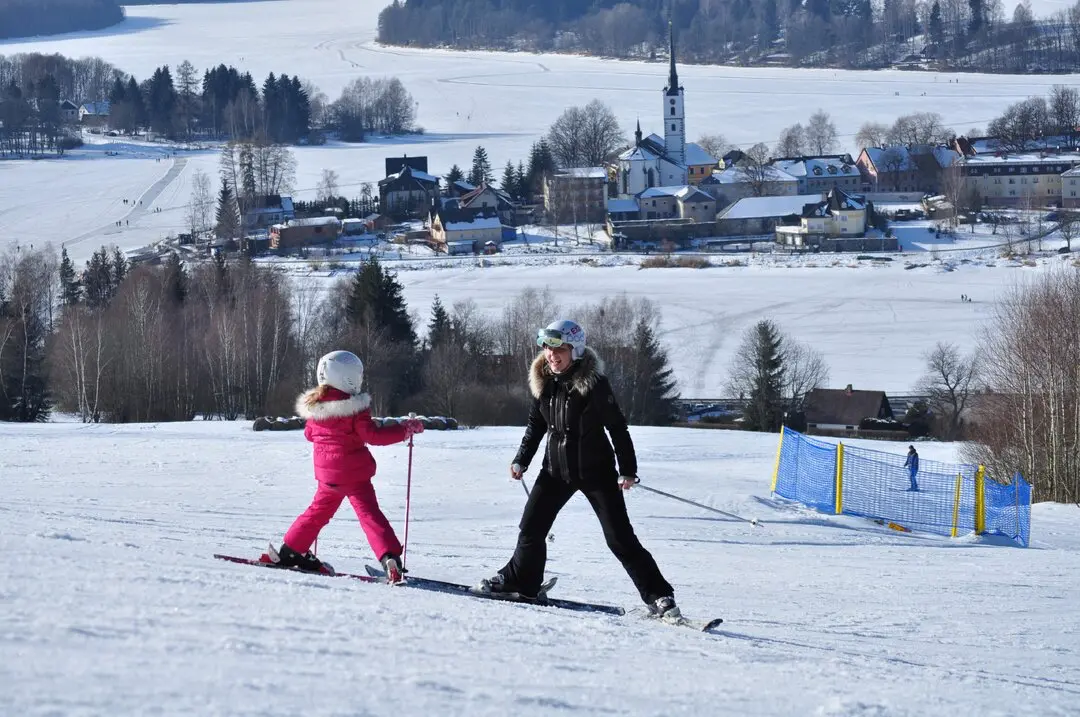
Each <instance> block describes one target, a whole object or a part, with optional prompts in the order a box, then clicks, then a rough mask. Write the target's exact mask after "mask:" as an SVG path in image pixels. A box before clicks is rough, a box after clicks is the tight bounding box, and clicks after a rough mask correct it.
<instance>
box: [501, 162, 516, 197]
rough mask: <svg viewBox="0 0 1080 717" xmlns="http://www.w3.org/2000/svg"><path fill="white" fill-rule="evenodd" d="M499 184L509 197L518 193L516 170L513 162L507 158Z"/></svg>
mask: <svg viewBox="0 0 1080 717" xmlns="http://www.w3.org/2000/svg"><path fill="white" fill-rule="evenodd" d="M499 186H501V187H502V190H503V191H504V192H506V193H507V194H509V195H510V196H511V197H516V196H517V195H518V184H517V170H516V169H514V163H513V162H512V161H511V160H509V159H508V160H506V166H505V167H504V168H503V175H502V181H501V182H499Z"/></svg>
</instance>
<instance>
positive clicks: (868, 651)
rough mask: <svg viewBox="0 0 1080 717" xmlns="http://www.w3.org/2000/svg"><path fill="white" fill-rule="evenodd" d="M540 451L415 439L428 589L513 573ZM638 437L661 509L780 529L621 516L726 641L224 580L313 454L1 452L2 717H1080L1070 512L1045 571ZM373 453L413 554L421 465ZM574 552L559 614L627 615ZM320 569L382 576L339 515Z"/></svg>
mask: <svg viewBox="0 0 1080 717" xmlns="http://www.w3.org/2000/svg"><path fill="white" fill-rule="evenodd" d="M521 433H522V429H521V428H520V427H509V428H488V429H479V430H462V431H458V432H451V433H438V432H427V433H424V434H422V435H420V436H418V437H417V439H416V447H415V449H414V464H413V484H412V512H411V520H412V522H411V525H410V531H409V549H408V563H409V567H410V569H411V570H412V571H413V572H414V573H415V574H417V575H425V576H431V577H434V578H443V579H450V580H459V581H473V580H476V579H478V578H480V577H484V576H487V575H489V574H490V573H491V572H492V571H493V570H494V569H496V568H498V567H499V566H500V565H501V564H502V562H503V561H504V560H505V559H506V558H507V557H508V555H509V552H510V550H511V549H512V546H513V543H514V539H515V530H516V529H515V526H516V523H517V521H518V518H519V517H520V511H521V508H522V505H523V502H524V498H525V496H524V493H523V491H522V490H521V489H520V487H519V486H517V485H514V484H513V483H512V482H511V481H510V480H509V478H508V476H507V464H508V463H509V461H510V459H511V457H512V455H513V452H514V450H515V448H516V445H517V443H518V441H519V440H520V438H521ZM633 436H634V439H635V442H636V444H637V447H638V454H639V458H640V463H641V476H642V479H643V481H644V482H645V483H646V484H649V485H652V486H655V487H658V488H661V489H663V490H666V491H669V492H673V493H675V494H677V495H680V496H682V497H685V498H688V499H691V500H695V501H699V502H703V503H705V504H707V505H710V506H713V507H716V508H718V509H720V510H724V511H727V512H733V513H737V514H740V515H743V516H745V517H756V518H759V519H760V520H762V521H763V522H764V526H762V527H757V528H755V527H752V526H750V525H748V524H746V523H740V522H735V521H732V520H729V519H727V518H725V517H723V516H719V515H716V514H713V513H709V512H706V511H703V510H700V509H697V508H694V507H691V506H687V505H684V504H681V503H678V502H675V501H672V500H670V499H667V498H664V497H661V496H657V495H654V494H650V493H646V492H644V491H642V490H640V489H639V490H635V491H632V492H631V493H630V495H629V496H628V501H629V509H630V512H631V515H632V517H633V520H634V522H635V526H636V529H637V532H638V534H639V536H640V537H641V538H642V540H643V542H644V544H645V545H646V546H647V547H648V548H649V549H650V550H651V551H652V553H653V554H654V556H655V557H656V558H657V561H658V563H659V564H660V566H661V567H662V568H663V570H664V571H665V572H666V574H667V576H668V577H669V579H670V580H671V581H672V583H673V584H674V585H675V586H676V591H677V596H678V598H679V601H680V603H681V605H682V607H683V609H684V610H685V612H686V613H687V614H689V615H694V616H701V617H704V616H712V615H716V614H720V615H722V616H724V617H725V618H726V619H727V622H726V623H725V625H724V628H725V630H724V632H723V633H722V634H721V635H704V634H698V633H694V632H691V631H689V630H682V629H677V628H670V627H666V626H663V625H657V624H653V623H649V622H645V621H643V620H639V619H637V618H635V617H632V616H625V617H621V618H614V617H605V616H591V615H581V614H575V613H563V612H557V611H554V610H552V609H545V608H536V607H526V606H515V605H507V604H499V603H491V602H484V601H479V600H470V599H467V598H462V597H454V596H446V595H439V594H432V593H425V592H421V591H417V590H409V589H406V588H397V589H394V588H388V587H384V586H379V585H369V584H363V583H359V582H352V581H349V580H347V579H330V578H325V577H319V576H305V575H300V574H291V573H279V572H274V571H269V570H265V569H259V568H252V567H247V566H241V565H233V564H229V563H225V562H221V561H216V560H214V559H213V558H212V557H211V555H212V554H213V553H215V552H227V553H233V554H239V555H257V554H258V553H259V552H260V551H261V550H262V549H264V547H265V544H266V542H267V541H269V540H275V541H276V540H279V539H280V537H281V534H282V532H283V531H284V530H285V529H286V528H287V527H288V525H289V523H290V521H291V520H292V519H293V518H294V517H295V516H296V515H297V514H298V513H299V512H300V511H301V510H303V508H304V507H305V506H306V504H307V501H308V499H309V498H310V495H311V494H312V492H313V489H314V484H313V481H312V478H311V468H310V452H309V451H310V448H309V446H308V444H307V443H306V441H304V439H303V436H302V435H301V434H300V433H299V432H280V433H279V432H263V433H254V432H252V431H251V430H250V428H249V424H247V423H202V422H196V423H188V424H142V425H81V424H77V423H55V424H46V425H29V426H27V425H12V424H0V444H2V445H3V447H4V449H3V451H0V476H2V478H0V480H2V484H3V486H4V499H3V501H2V503H0V552H2V554H3V555H4V560H3V561H0V604H2V605H3V610H0V684H2V685H3V686H4V687H3V689H2V690H0V714H5V715H26V716H29V715H59V714H62V715H103V714H108V715H145V714H169V715H296V714H306V715H346V714H348V715H402V714H407V715H412V714H418V715H419V714H429V715H470V716H473V717H482V716H486V715H493V716H496V717H502V716H504V715H507V714H515V715H526V716H531V715H544V716H548V715H553V714H587V715H660V714H664V715H705V714H708V715H725V714H732V715H735V714H738V715H745V714H754V715H760V716H763V717H764V716H770V715H777V716H781V715H783V716H787V715H849V716H852V717H855V716H860V717H861V716H865V715H912V716H914V715H949V714H981V715H1035V714H1037V715H1069V714H1074V713H1075V708H1076V705H1077V704H1078V702H1080V677H1078V675H1080V633H1078V628H1077V622H1076V620H1075V604H1074V601H1073V600H1072V597H1073V595H1074V593H1075V584H1076V577H1075V576H1076V575H1077V573H1078V571H1080V553H1078V551H1080V530H1078V528H1077V526H1078V525H1080V520H1078V519H1080V512H1078V509H1077V508H1076V507H1075V506H1059V505H1037V506H1035V509H1034V512H1033V517H1032V536H1033V539H1032V548H1031V549H1028V550H1023V549H1020V548H1014V547H1006V546H1004V545H1000V544H994V543H993V541H983V540H977V539H974V538H972V537H970V536H969V537H963V538H959V539H947V538H940V537H934V536H928V535H920V534H913V535H905V534H899V533H895V532H892V531H889V530H886V529H883V528H880V527H878V526H876V525H874V524H873V523H871V522H869V521H865V520H859V519H854V518H848V517H839V518H838V517H833V516H827V515H821V514H815V513H812V512H810V511H808V510H805V509H801V508H799V507H795V506H789V505H780V504H778V503H776V502H775V501H773V500H771V499H770V498H769V493H768V488H769V479H770V475H771V472H772V465H773V460H774V458H775V450H776V437H775V436H771V435H764V434H743V433H729V432H721V431H694V430H688V429H645V428H634V429H633ZM877 447H878V448H881V446H880V445H878V446H877ZM889 447H891V446H889ZM896 450H897V451H902V446H897V447H896ZM920 450H921V452H922V455H923V456H924V457H926V458H930V459H939V460H952V459H954V458H955V447H954V446H952V445H947V444H925V445H923V446H921V447H920ZM375 452H376V457H377V459H378V460H379V464H380V469H379V474H378V476H377V478H376V486H377V489H378V491H379V495H380V500H381V502H382V505H383V507H384V509H385V511H386V512H387V514H388V516H389V517H390V518H391V520H392V521H393V523H394V524H395V525H396V526H397V527H398V528H399V530H400V528H401V525H402V519H403V515H404V499H405V481H406V457H407V448H406V447H405V446H404V445H400V444H399V445H397V446H391V447H386V448H376V449H375ZM534 475H535V471H531V472H530V473H529V474H527V480H528V482H529V483H530V484H531V481H532V480H533V477H534ZM553 534H554V539H553V541H552V542H551V543H550V544H549V554H550V562H549V572H550V574H551V575H557V576H558V577H559V579H560V580H559V585H558V588H557V591H558V594H559V595H561V596H563V597H568V598H578V599H586V600H595V601H600V602H605V603H609V604H618V605H623V606H625V607H633V606H635V604H636V601H637V599H636V595H635V593H634V592H633V588H632V586H631V584H630V582H629V580H628V579H627V578H626V576H625V574H623V573H622V571H621V568H620V567H619V565H618V563H617V562H616V560H615V559H614V558H613V557H612V556H611V555H610V554H609V553H608V552H607V549H606V547H605V546H604V543H603V539H602V537H601V534H600V529H599V525H598V524H597V522H596V519H595V518H594V517H593V515H592V514H591V512H590V511H589V508H588V504H587V503H586V502H585V501H584V500H583V499H582V498H581V497H580V496H579V497H577V498H575V499H574V500H573V501H571V503H570V504H569V505H568V506H567V508H566V509H565V510H564V512H563V514H562V515H561V516H560V518H559V520H558V522H557V523H556V524H555V527H554V529H553ZM318 549H319V554H320V556H322V557H323V558H325V559H328V560H331V561H332V562H334V563H335V565H336V566H337V567H338V568H339V569H342V570H349V571H358V570H362V567H363V565H364V563H366V562H371V561H372V560H373V556H372V555H370V554H369V549H368V548H367V546H366V544H365V543H364V541H363V538H362V535H361V532H360V530H359V527H358V526H357V525H356V522H355V518H354V516H352V514H351V512H350V511H348V510H347V509H343V510H342V511H341V512H340V513H339V515H338V516H337V518H335V520H334V521H332V522H331V523H330V525H329V526H328V527H327V528H326V529H325V530H324V532H323V535H322V539H321V540H320V541H319V545H318Z"/></svg>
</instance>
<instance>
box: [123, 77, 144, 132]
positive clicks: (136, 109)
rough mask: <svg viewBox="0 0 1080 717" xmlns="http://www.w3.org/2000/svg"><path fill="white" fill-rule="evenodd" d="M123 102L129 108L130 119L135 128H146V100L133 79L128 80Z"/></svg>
mask: <svg viewBox="0 0 1080 717" xmlns="http://www.w3.org/2000/svg"><path fill="white" fill-rule="evenodd" d="M124 102H125V103H126V104H128V105H130V106H131V118H132V122H133V123H134V125H135V127H144V126H146V121H147V120H146V118H147V113H146V100H145V99H144V98H143V93H142V89H140V88H139V83H138V82H137V81H136V80H135V78H134V77H129V78H128V83H127V88H126V89H125V90H124Z"/></svg>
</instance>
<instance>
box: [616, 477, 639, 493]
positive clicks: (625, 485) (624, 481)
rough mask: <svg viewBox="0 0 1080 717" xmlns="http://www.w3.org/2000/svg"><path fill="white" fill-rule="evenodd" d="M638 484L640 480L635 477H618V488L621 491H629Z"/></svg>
mask: <svg viewBox="0 0 1080 717" xmlns="http://www.w3.org/2000/svg"><path fill="white" fill-rule="evenodd" d="M640 482H641V479H640V478H638V477H637V476H619V487H620V488H622V489H623V490H630V489H631V488H633V487H634V486H635V485H637V484H638V483H640Z"/></svg>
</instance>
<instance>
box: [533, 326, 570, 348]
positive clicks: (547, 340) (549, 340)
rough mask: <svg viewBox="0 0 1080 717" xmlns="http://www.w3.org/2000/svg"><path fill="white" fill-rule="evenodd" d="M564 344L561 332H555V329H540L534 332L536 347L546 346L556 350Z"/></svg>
mask: <svg viewBox="0 0 1080 717" xmlns="http://www.w3.org/2000/svg"><path fill="white" fill-rule="evenodd" d="M565 343H566V340H565V339H564V338H563V332H562V331H557V330H555V329H540V330H539V331H538V332H536V345H537V346H548V347H550V348H553V349H557V348H559V347H560V346H562V345H563V344H565Z"/></svg>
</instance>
